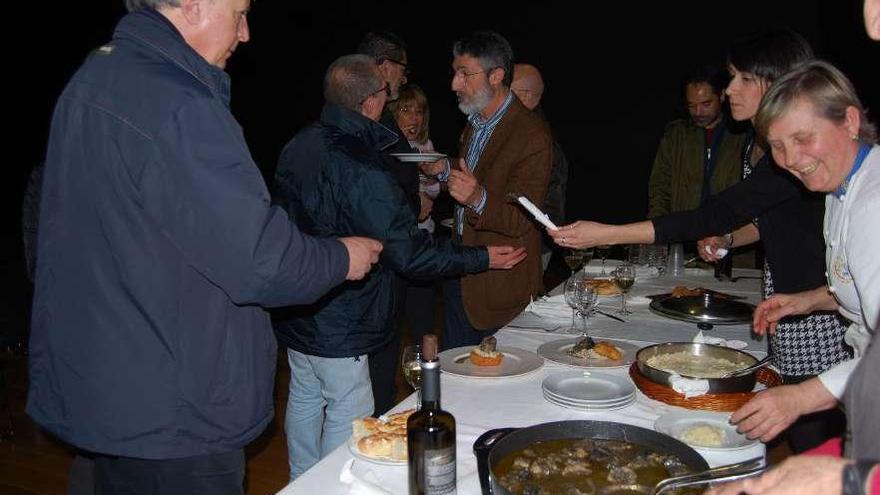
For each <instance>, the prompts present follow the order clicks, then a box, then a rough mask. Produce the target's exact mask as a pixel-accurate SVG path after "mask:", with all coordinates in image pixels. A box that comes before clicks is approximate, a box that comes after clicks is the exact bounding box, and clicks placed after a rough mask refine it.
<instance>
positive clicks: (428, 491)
mask: <svg viewBox="0 0 880 495" xmlns="http://www.w3.org/2000/svg"><path fill="white" fill-rule="evenodd" d="M424 455H425V464H424V466H425V495H448V494H453V495H454V494H455V447H448V448H445V449H435V450H425V454H424Z"/></svg>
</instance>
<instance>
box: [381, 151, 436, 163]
mask: <svg viewBox="0 0 880 495" xmlns="http://www.w3.org/2000/svg"><path fill="white" fill-rule="evenodd" d="M390 155H391V156H393V157H394V158H397V159H398V160H400V161H402V162H404V163H422V162H436V161H437V160H439V159H441V158H446V154H445V153H390Z"/></svg>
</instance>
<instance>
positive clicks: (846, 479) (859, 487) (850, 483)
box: [841, 460, 878, 495]
mask: <svg viewBox="0 0 880 495" xmlns="http://www.w3.org/2000/svg"><path fill="white" fill-rule="evenodd" d="M877 465H878V462H877V461H876V460H859V461H856V462H854V463H852V464H847V465H846V466H844V467H843V474H842V475H841V478H842V480H843V495H865V494H866V493H867V492H868V476H870V474H871V470H872V469H874V468H876V467H877Z"/></svg>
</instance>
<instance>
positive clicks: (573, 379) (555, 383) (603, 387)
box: [541, 371, 636, 402]
mask: <svg viewBox="0 0 880 495" xmlns="http://www.w3.org/2000/svg"><path fill="white" fill-rule="evenodd" d="M541 387H542V388H543V389H544V390H546V391H548V392H550V393H552V394H553V395H555V396H557V397H562V398H564V399H567V400H575V401H585V402H592V401H611V400H614V399H622V398H624V397H627V396H630V395H632V394H634V393H635V390H636V387H635V385H633V382H632V380H630V379H629V378H626V377H622V376H616V375H608V374H605V373H596V372H595V371H563V372H562V373H555V374H552V375H550V376H548V377H547V378H545V379H544V381H543V383H542V384H541Z"/></svg>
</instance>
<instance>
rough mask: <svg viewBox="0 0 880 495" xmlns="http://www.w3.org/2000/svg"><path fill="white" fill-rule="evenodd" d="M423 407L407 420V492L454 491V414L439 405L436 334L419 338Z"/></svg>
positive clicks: (433, 494) (414, 494)
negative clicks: (420, 341) (420, 344)
mask: <svg viewBox="0 0 880 495" xmlns="http://www.w3.org/2000/svg"><path fill="white" fill-rule="evenodd" d="M421 368H422V408H421V409H420V410H418V411H416V412H415V413H413V414H412V415H410V417H409V419H408V420H407V422H406V443H407V445H406V446H407V456H408V458H409V461H408V462H409V493H410V495H447V494H455V493H456V488H455V482H456V481H455V418H454V417H452V415H451V414H449V413H448V412H446V411H444V410H443V409H441V408H440V362H439V361H438V359H437V336H436V335H431V334H428V335H425V336H424V338H423V339H422V362H421Z"/></svg>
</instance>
